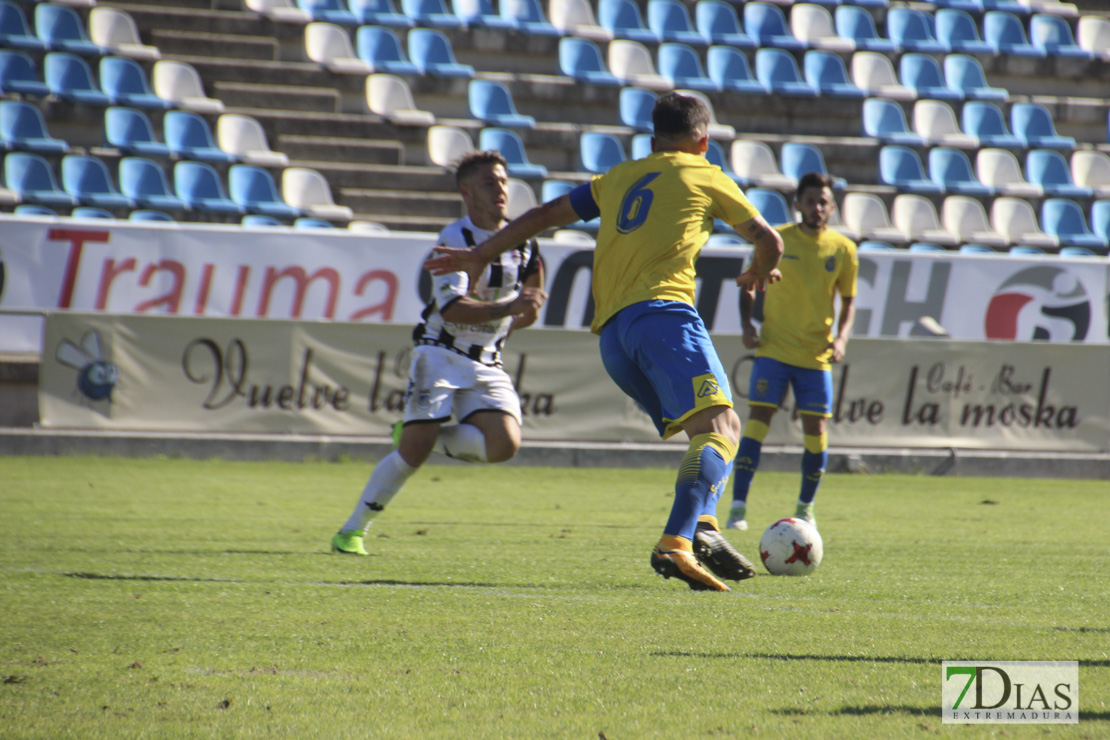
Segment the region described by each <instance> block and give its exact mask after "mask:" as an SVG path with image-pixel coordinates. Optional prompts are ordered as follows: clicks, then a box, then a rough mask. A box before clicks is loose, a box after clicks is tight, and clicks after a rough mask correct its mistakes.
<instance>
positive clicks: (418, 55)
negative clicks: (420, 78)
mask: <svg viewBox="0 0 1110 740" xmlns="http://www.w3.org/2000/svg"><path fill="white" fill-rule="evenodd" d="M408 45H409V59H411V60H412V63H413V64H415V65H416V69H417V70H418V71H419V72H420V74H425V75H431V76H432V77H462V78H465V79H470V78H471V77H473V76H474V67H472V66H470V65H469V64H459V63H458V61H456V60H455V52H454V51H453V50H452V49H451V42H450V41H449V40H448V39H447V37H446V36H444V35H443V32H441V31H437V30H436V29H434V28H414V29H412V30H411V31H409V38H408Z"/></svg>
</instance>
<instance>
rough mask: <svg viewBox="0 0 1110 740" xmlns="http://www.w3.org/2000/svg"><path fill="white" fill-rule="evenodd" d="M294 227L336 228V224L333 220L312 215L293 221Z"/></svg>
mask: <svg viewBox="0 0 1110 740" xmlns="http://www.w3.org/2000/svg"><path fill="white" fill-rule="evenodd" d="M293 228H294V229H334V228H335V224H333V223H332V222H331V221H325V220H324V219H322V218H312V217H310V216H301V217H300V218H298V219H297V220H295V221H294V222H293Z"/></svg>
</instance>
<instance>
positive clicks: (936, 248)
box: [908, 242, 948, 253]
mask: <svg viewBox="0 0 1110 740" xmlns="http://www.w3.org/2000/svg"><path fill="white" fill-rule="evenodd" d="M908 249H909V251H911V252H918V253H920V252H947V251H948V250H947V249H945V248H944V247H942V246H940V245H939V244H930V243H929V242H914V243H913V244H911V245H910V246H909V247H908Z"/></svg>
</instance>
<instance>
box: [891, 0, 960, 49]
mask: <svg viewBox="0 0 1110 740" xmlns="http://www.w3.org/2000/svg"><path fill="white" fill-rule="evenodd" d="M886 35H887V36H888V37H889V38H890V40H891V41H893V42H894V43H896V44H898V46H899V47H900V48H901V49H902V50H903V51H916V52H921V53H923V54H947V53H948V51H949V49H948V45H947V44H945V43H943V42H941V41H938V40H937V38H936V36H935V35H934V33H933V19H932V17H931V16H929V15H927V14H926V13H924V12H922V11H920V10H916V9H914V8H891V9H890V10H888V11H887V13H886Z"/></svg>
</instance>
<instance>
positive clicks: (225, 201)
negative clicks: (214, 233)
mask: <svg viewBox="0 0 1110 740" xmlns="http://www.w3.org/2000/svg"><path fill="white" fill-rule="evenodd" d="M173 189H174V192H175V193H177V197H178V198H181V200H183V201H185V204H186V205H187V206H189V208H191V209H193V210H195V211H200V212H201V213H211V214H217V215H226V216H240V215H242V214H243V210H244V209H243V208H242V206H240V205H239V204H238V203H235V202H234V201H232V200H231V199H229V198H228V197H227V194H226V191H225V190H224V186H223V182H222V181H221V180H220V176H219V174H217V173H216V170H214V169H213V168H212V165H210V164H206V163H205V162H192V161H182V162H178V163H177V164H175V165H174V168H173Z"/></svg>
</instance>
